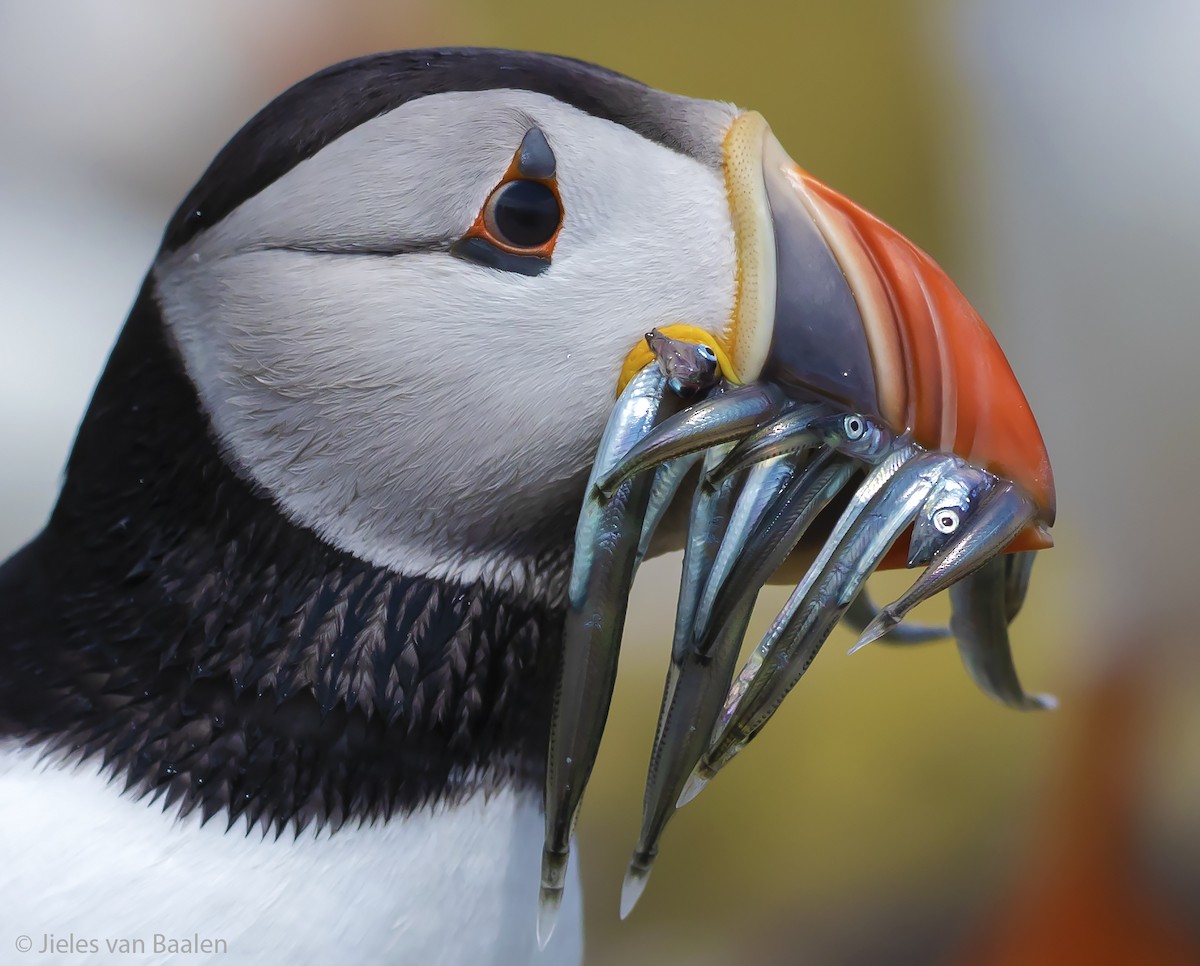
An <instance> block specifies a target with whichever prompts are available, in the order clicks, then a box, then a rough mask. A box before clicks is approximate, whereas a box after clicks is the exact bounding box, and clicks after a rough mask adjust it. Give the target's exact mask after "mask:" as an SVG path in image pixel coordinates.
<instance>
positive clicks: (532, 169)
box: [517, 127, 557, 180]
mask: <svg viewBox="0 0 1200 966" xmlns="http://www.w3.org/2000/svg"><path fill="white" fill-rule="evenodd" d="M556 167H557V164H556V162H555V160H554V152H553V151H552V150H551V149H550V142H549V141H547V140H546V135H545V134H543V133H542V130H541V128H538V127H531V128H530V129H529V130H528V131H526V132H525V137H524V138H522V139H521V148H520V150H519V151H518V152H517V170H518V171H519V172H520V173H521V175H522V176H523V177H526V178H537V179H541V180H548V179H550V178H553V177H554V172H555V169H556Z"/></svg>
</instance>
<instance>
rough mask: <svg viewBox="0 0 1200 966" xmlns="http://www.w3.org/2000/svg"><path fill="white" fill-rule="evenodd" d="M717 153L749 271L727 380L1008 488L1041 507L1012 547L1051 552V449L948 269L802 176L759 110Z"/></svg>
mask: <svg viewBox="0 0 1200 966" xmlns="http://www.w3.org/2000/svg"><path fill="white" fill-rule="evenodd" d="M725 152H726V171H727V180H728V184H729V195H730V199H731V201H730V203H731V207H732V208H733V213H734V227H735V232H736V233H737V236H738V248H739V251H740V252H741V267H742V272H743V276H744V277H749V276H751V275H757V280H756V281H753V282H743V285H742V288H743V290H744V291H743V293H742V295H741V297H740V298H739V303H738V307H737V311H736V314H735V319H734V325H733V328H732V334H731V337H730V338H729V340H728V342H729V350H730V351H729V356H730V359H731V361H732V363H733V365H734V368H735V371H734V372H733V374H732V375H733V377H734V378H735V379H737V380H738V381H741V382H750V381H759V380H761V381H764V382H768V383H773V384H776V385H779V386H780V387H782V388H783V389H784V390H785V391H786V392H787V394H788V395H789V396H790V397H791V398H793V399H797V400H801V401H808V400H820V401H824V402H832V403H833V404H834V405H835V406H840V407H844V408H845V409H846V410H847V411H850V412H858V413H861V414H863V415H866V416H870V417H873V418H877V419H879V420H881V421H882V422H883V423H884V424H885V425H886V426H888V427H889V428H890V429H891V430H892V431H893V432H894V433H897V434H899V433H904V432H907V433H909V434H910V435H911V437H912V439H913V441H914V442H916V443H918V444H920V445H921V446H924V447H925V448H926V449H928V450H931V451H936V452H945V453H954V454H956V455H958V456H960V457H962V458H963V459H965V460H967V461H968V462H970V463H972V464H974V465H976V466H978V467H980V468H981V469H984V470H987V471H988V472H991V473H993V474H994V475H995V476H997V477H999V478H1000V479H1005V480H1009V481H1011V482H1013V483H1015V484H1016V485H1017V486H1019V487H1020V488H1021V489H1023V490H1024V492H1025V493H1026V494H1028V496H1029V497H1030V498H1031V499H1032V500H1033V502H1034V504H1035V506H1036V507H1037V511H1038V512H1037V519H1036V522H1035V523H1034V524H1033V525H1032V526H1031V527H1030V528H1029V530H1028V531H1027V532H1026V533H1024V534H1023V539H1021V540H1020V541H1019V542H1018V543H1017V544H1015V545H1014V546H1013V547H1012V548H1011V549H1012V550H1020V549H1027V550H1035V549H1044V548H1046V547H1049V546H1052V545H1053V540H1052V539H1051V537H1050V534H1049V527H1050V526H1052V525H1053V523H1054V516H1055V497H1054V482H1053V476H1052V473H1051V470H1050V459H1049V456H1048V454H1047V452H1046V445H1045V443H1044V442H1043V441H1042V436H1041V433H1040V431H1039V430H1038V426H1037V423H1036V422H1035V421H1034V418H1033V413H1032V411H1031V410H1030V408H1029V403H1028V402H1027V401H1026V399H1025V395H1024V393H1023V392H1022V391H1021V387H1020V386H1019V385H1018V383H1017V380H1016V377H1015V376H1014V375H1013V372H1012V369H1011V367H1010V366H1009V364H1008V361H1007V359H1005V357H1004V354H1003V352H1002V351H1001V349H1000V347H999V345H998V344H997V343H996V340H995V337H994V336H993V335H992V334H991V332H990V331H989V330H988V328H987V326H986V325H985V324H984V322H983V320H982V319H981V318H980V317H979V314H978V313H977V312H976V311H975V310H974V309H973V308H972V307H971V305H970V303H969V302H968V301H967V300H966V298H965V297H964V296H963V294H962V293H961V292H960V291H959V290H958V288H957V287H956V286H955V285H954V283H953V282H952V281H951V280H950V279H949V277H948V276H947V275H946V273H945V272H944V271H943V270H942V269H941V267H940V266H939V265H937V263H936V262H934V261H933V259H932V258H930V257H929V256H928V255H927V254H925V252H923V251H921V249H919V248H917V246H916V245H914V244H913V243H912V242H910V241H909V240H908V239H907V238H905V237H904V236H903V235H901V234H900V233H899V232H897V231H896V230H895V229H893V228H891V227H890V226H888V225H886V224H885V223H884V222H882V221H880V220H879V219H878V218H876V217H874V216H873V215H871V214H870V213H868V212H866V211H864V210H863V209H862V208H861V207H859V206H858V205H856V204H855V203H854V202H853V201H851V200H850V199H848V198H846V197H845V196H844V195H841V194H839V193H838V192H837V191H834V190H833V189H832V188H830V187H828V186H827V185H825V184H823V183H822V182H820V181H818V180H817V179H816V178H814V177H813V176H812V175H810V174H808V173H807V172H806V171H804V170H803V169H802V168H801V167H800V166H799V165H797V164H796V163H795V162H794V161H793V160H792V159H791V158H790V157H789V156H788V154H787V152H786V151H784V149H783V146H782V145H781V144H780V143H779V141H778V140H777V139H776V138H775V135H774V134H773V133H772V132H771V130H770V128H769V127H768V126H767V123H766V121H765V120H764V119H763V117H762V116H761V115H759V114H757V113H755V112H748V113H746V114H743V115H741V116H739V117H738V118H737V119H736V120H735V121H734V123H733V125H732V127H731V129H730V131H729V133H728V135H727V136H726V146H725ZM764 213H765V215H764ZM763 326H765V327H766V330H765V331H762V327H763Z"/></svg>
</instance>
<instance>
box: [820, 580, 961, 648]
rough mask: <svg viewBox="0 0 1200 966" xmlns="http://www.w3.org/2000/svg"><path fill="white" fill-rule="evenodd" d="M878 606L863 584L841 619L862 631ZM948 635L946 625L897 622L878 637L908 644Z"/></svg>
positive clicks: (873, 617)
mask: <svg viewBox="0 0 1200 966" xmlns="http://www.w3.org/2000/svg"><path fill="white" fill-rule="evenodd" d="M878 616H879V608H878V607H876V606H875V604H874V602H873V601H872V600H871V597H870V595H869V594H868V593H867V588H866V587H865V586H864V587H863V589H862V590H860V591H859V592H858V596H857V597H855V598H854V600H852V601H851V602H850V606H849V607H847V608H846V613H845V615H844V616H843V617H842V620H844V621H845V622H846V625H847V626H848V627H849V628H850V629H851V630H854V631H858V632H859V633H862V632H863V631H865V630H866V629H867V628H868V627H869V626H870V624H871V622H872V621H873V620H875V618H876V617H878ZM949 636H950V628H948V627H932V626H928V625H925V624H897V625H896V626H895V627H893V628H892V629H891V630H890V631H888V632H887V633H886V634H884V635H883V637H881V638H880V639H879V643H880V644H894V645H909V644H926V643H928V642H929V641H944V640H945V639H946V638H948V637H949Z"/></svg>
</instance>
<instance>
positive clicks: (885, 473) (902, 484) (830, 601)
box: [679, 441, 946, 805]
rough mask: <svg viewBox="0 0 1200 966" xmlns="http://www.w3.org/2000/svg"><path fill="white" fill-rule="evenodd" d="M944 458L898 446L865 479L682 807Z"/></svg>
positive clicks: (827, 620) (735, 691)
mask: <svg viewBox="0 0 1200 966" xmlns="http://www.w3.org/2000/svg"><path fill="white" fill-rule="evenodd" d="M945 461H946V457H943V456H940V455H938V454H926V453H924V451H923V450H921V448H920V447H918V446H916V445H914V444H912V443H911V442H908V441H899V443H898V444H894V445H893V450H892V452H891V454H890V455H888V456H886V457H884V458H883V459H882V460H881V461H880V463H879V464H878V465H877V466H876V467H875V469H874V470H872V472H871V473H870V474H868V476H867V478H866V480H865V481H864V482H863V484H862V485H861V486H860V487H859V489H858V490H857V491H856V492H855V494H854V496H853V497H852V498H851V500H850V503H849V505H848V506H847V507H846V509H845V510H844V511H843V513H842V516H841V518H840V519H839V520H838V522H837V524H836V526H835V527H834V531H833V534H832V535H831V536H830V538H829V539H828V540H827V541H826V543H825V546H824V547H823V548H822V550H821V552H820V554H818V556H817V558H816V560H815V561H814V562H813V564H812V566H811V567H809V569H808V572H807V573H806V574H805V576H804V579H803V580H802V581H801V582H800V584H799V586H797V588H796V589H795V591H793V593H792V595H791V597H789V598H788V601H787V603H786V604H785V605H784V608H783V610H782V611H781V612H780V613H779V615H778V616H777V617H776V618H775V620H774V622H773V623H772V624H771V627H770V629H769V630H768V631H767V634H766V636H765V637H764V638H763V640H762V641H761V642H760V643H759V645H758V647H757V648H755V650H754V652H753V654H751V656H750V659H749V660H748V661H747V662H746V664H745V666H744V667H743V668H742V670H741V672H740V673H739V674H738V676H737V679H736V680H735V681H734V684H733V686H732V688H731V689H730V692H729V695H728V697H727V698H726V702H725V708H724V709H723V711H722V715H721V721H720V723H719V724H718V727H717V732H716V734H715V736H714V738H713V742H712V744H711V745H710V747H709V749H708V751H707V752H705V754H704V756H703V757H702V758H701V760H700V762H699V763H698V764H697V766H696V770H695V772H694V773H693V775H692V777H691V779H689V781H688V785H687V786H686V787H685V788H684V792H683V795H682V796H681V798H680V802H679V804H680V805H683V804H686V803H687V802H688V801H691V799H692V798H694V797H695V796H696V795H697V794H699V792H700V790H701V789H702V788H703V787H704V786H705V785H706V784H707V783H708V781H710V780H711V779H712V777H713V776H714V775H715V774H716V773H717V772H718V771H719V770H720V769H721V768H723V767H724V766H725V765H726V764H727V763H728V762H729V761H730V760H731V759H732V758H733V757H734V756H736V755H737V753H738V752H739V751H740V750H741V749H742V748H743V747H745V745H746V744H747V743H748V742H749V741H750V740H751V739H752V738H753V737H754V736H755V735H756V734H757V733H758V732H759V730H760V729H761V728H762V726H763V725H764V724H765V723H766V722H767V720H768V719H769V718H770V717H771V715H772V714H773V713H774V711H775V709H776V708H777V707H778V706H779V703H780V702H781V701H782V700H783V698H784V696H785V695H786V694H787V693H788V692H789V691H790V690H791V689H792V687H794V686H795V684H796V683H797V682H798V681H799V680H800V677H801V676H802V675H803V674H804V672H805V671H806V670H807V669H808V666H809V664H810V663H811V662H812V659H813V658H814V657H815V656H816V653H817V651H818V650H819V648H820V646H821V644H822V643H824V640H825V638H826V637H827V636H828V635H829V632H830V631H831V630H832V629H833V626H834V625H835V624H836V623H837V620H838V619H839V618H840V617H841V614H842V612H843V611H844V610H845V608H846V607H847V606H849V604H850V601H851V600H853V599H854V596H855V595H856V594H857V592H858V589H859V587H860V586H861V584H862V582H863V581H864V580H866V578H867V576H868V575H869V574H870V572H871V571H872V570H874V568H875V566H877V565H878V563H879V560H881V559H882V558H883V555H884V554H885V553H886V552H887V550H888V548H889V547H890V546H891V544H892V543H893V542H894V541H895V539H896V537H897V536H899V534H900V533H901V532H902V531H903V529H904V528H905V527H907V526H908V524H909V523H910V522H911V520H912V518H913V516H915V515H916V513H917V511H918V510H919V509H920V506H921V502H923V501H924V499H925V497H926V496H927V495H928V492H929V489H930V488H931V487H932V485H933V482H934V481H935V480H936V477H937V472H938V470H939V469H940V468H941V467H942V466H944V465H945ZM910 463H911V464H914V465H913V466H911V467H909V465H908V464H910Z"/></svg>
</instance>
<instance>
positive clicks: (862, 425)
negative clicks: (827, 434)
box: [842, 416, 867, 442]
mask: <svg viewBox="0 0 1200 966" xmlns="http://www.w3.org/2000/svg"><path fill="white" fill-rule="evenodd" d="M842 432H843V434H844V435H845V437H846V439H848V440H850V441H851V442H853V441H854V440H856V439H862V438H863V436H865V435H866V432H867V421H866V420H865V419H863V418H862V417H861V416H847V417H846V418H845V419H843V420H842Z"/></svg>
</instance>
